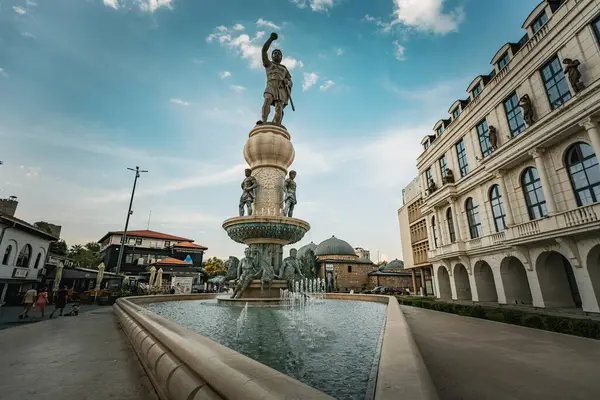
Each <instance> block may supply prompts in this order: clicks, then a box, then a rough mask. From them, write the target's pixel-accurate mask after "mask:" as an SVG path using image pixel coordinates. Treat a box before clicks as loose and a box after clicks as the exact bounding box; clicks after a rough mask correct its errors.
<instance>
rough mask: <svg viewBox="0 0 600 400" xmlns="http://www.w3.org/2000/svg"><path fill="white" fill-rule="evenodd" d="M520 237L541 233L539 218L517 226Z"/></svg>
mask: <svg viewBox="0 0 600 400" xmlns="http://www.w3.org/2000/svg"><path fill="white" fill-rule="evenodd" d="M515 229H516V231H517V236H518V237H524V236H531V235H537V234H538V233H540V224H539V222H538V220H535V221H529V222H526V223H524V224H521V225H517V226H515Z"/></svg>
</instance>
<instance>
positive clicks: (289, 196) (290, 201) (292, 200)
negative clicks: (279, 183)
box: [283, 171, 298, 218]
mask: <svg viewBox="0 0 600 400" xmlns="http://www.w3.org/2000/svg"><path fill="white" fill-rule="evenodd" d="M295 178H296V171H290V177H289V178H287V179H286V180H285V181H284V182H283V216H284V217H290V218H291V217H293V216H294V206H295V205H296V203H298V201H297V200H296V182H295V181H294V179H295Z"/></svg>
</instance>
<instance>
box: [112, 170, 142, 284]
mask: <svg viewBox="0 0 600 400" xmlns="http://www.w3.org/2000/svg"><path fill="white" fill-rule="evenodd" d="M127 169H128V170H130V171H133V172H135V178H134V180H133V190H132V191H131V199H130V200H129V210H128V211H127V219H125V229H124V230H123V236H122V237H121V248H120V249H119V258H118V259H117V268H116V270H115V274H118V273H119V271H120V270H121V262H122V261H123V260H122V259H123V251H125V243H126V242H127V228H128V227H129V217H131V214H133V211H131V207H132V206H133V196H135V187H136V185H137V180H138V178H139V177H140V172H148V171H147V170H141V169H140V167H137V166H136V167H135V169H133V168H127Z"/></svg>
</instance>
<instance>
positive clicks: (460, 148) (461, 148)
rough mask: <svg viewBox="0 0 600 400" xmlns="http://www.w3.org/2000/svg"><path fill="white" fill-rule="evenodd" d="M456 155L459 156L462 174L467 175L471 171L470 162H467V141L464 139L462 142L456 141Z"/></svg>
mask: <svg viewBox="0 0 600 400" xmlns="http://www.w3.org/2000/svg"><path fill="white" fill-rule="evenodd" d="M456 155H457V157H458V167H459V169H460V176H466V175H467V174H468V173H469V163H468V162H467V151H466V150H465V141H464V140H463V139H460V142H458V143H456Z"/></svg>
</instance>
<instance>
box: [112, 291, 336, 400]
mask: <svg viewBox="0 0 600 400" xmlns="http://www.w3.org/2000/svg"><path fill="white" fill-rule="evenodd" d="M215 297H216V295H214V294H196V295H165V296H141V297H130V298H121V299H118V300H117V303H116V304H115V305H114V309H115V314H116V315H117V318H118V320H119V322H120V324H121V326H122V327H123V331H124V332H125V335H126V336H127V338H128V339H129V341H130V343H131V344H132V347H133V348H134V351H135V352H136V354H137V355H138V358H139V360H140V362H141V363H142V366H143V367H144V369H145V370H146V373H147V374H148V376H149V378H150V381H151V382H152V384H153V385H154V387H155V389H156V392H157V393H158V395H159V397H160V398H161V400H189V399H198V400H199V399H211V400H218V399H224V400H238V399H244V400H255V399H256V400H258V399H273V400H276V399H282V398H285V399H290V400H293V399H298V400H309V399H310V400H312V399H314V400H321V399H322V400H332V399H333V398H332V397H330V396H329V395H327V394H325V393H322V392H320V391H318V390H316V389H314V388H311V387H310V386H308V385H305V384H304V383H302V382H299V381H297V380H295V379H293V378H291V377H289V376H287V375H285V374H282V373H280V372H278V371H276V370H274V369H272V368H270V367H267V366H266V365H263V364H261V363H259V362H257V361H255V360H252V359H250V358H248V357H246V356H244V355H242V354H240V353H237V352H235V351H233V350H231V349H229V348H227V347H225V346H222V345H220V344H218V343H216V342H213V341H212V340H210V339H208V338H206V337H204V336H201V335H199V334H198V333H196V332H193V331H191V330H189V329H186V328H184V327H182V326H180V325H178V324H176V323H175V322H173V321H170V320H168V319H166V318H163V317H161V316H159V315H157V314H155V313H153V312H150V311H148V310H146V309H144V308H142V307H140V306H139V305H138V304H146V303H153V302H163V301H177V300H203V299H211V298H215Z"/></svg>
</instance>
